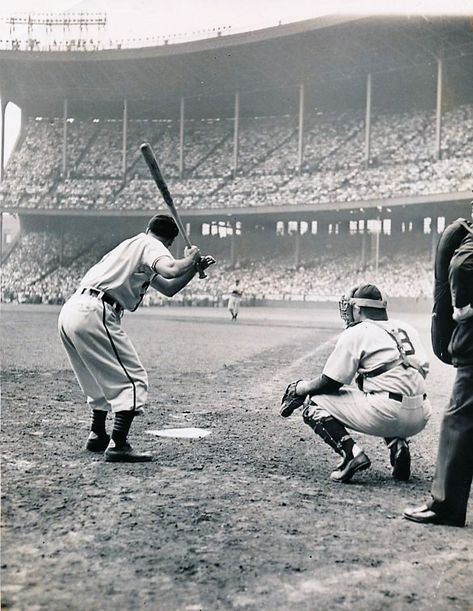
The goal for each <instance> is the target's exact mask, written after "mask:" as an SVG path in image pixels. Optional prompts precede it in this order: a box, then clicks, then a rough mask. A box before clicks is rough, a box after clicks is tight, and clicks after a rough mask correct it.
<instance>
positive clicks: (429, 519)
mask: <svg viewBox="0 0 473 611" xmlns="http://www.w3.org/2000/svg"><path fill="white" fill-rule="evenodd" d="M402 515H403V517H404V518H406V520H410V521H411V522H417V523H418V524H444V525H445V526H458V527H460V528H462V527H463V526H465V521H464V520H453V519H452V518H448V517H447V516H443V515H440V514H439V513H437V512H435V511H433V510H432V509H430V508H429V507H428V505H421V506H420V507H407V508H406V509H405V510H404V513H403V514H402Z"/></svg>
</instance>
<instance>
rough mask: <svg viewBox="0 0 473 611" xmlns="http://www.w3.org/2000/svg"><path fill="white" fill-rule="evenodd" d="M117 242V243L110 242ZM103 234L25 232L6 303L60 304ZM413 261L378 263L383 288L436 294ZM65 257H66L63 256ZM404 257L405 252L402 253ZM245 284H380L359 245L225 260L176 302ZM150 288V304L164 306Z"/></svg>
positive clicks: (293, 294)
mask: <svg viewBox="0 0 473 611" xmlns="http://www.w3.org/2000/svg"><path fill="white" fill-rule="evenodd" d="M110 239H112V238H110ZM113 245H114V244H113V242H110V243H108V244H107V243H106V242H105V241H104V237H103V235H100V236H99V235H98V234H97V235H94V233H93V232H88V233H87V234H85V233H82V234H74V233H70V232H66V233H65V234H64V236H63V238H62V240H61V239H60V237H59V235H58V234H57V233H52V232H24V233H22V235H21V238H20V241H19V242H18V243H17V245H16V247H15V248H14V249H13V251H12V252H11V254H10V255H9V257H8V259H7V261H6V262H5V263H4V265H3V273H2V294H1V297H2V301H4V302H12V301H13V302H17V301H19V302H22V303H23V302H27V303H62V302H63V301H64V300H65V299H67V298H68V297H69V296H70V295H71V294H72V293H73V292H74V291H75V290H76V288H77V287H78V286H79V282H80V279H81V278H82V276H83V275H84V274H85V272H86V271H87V269H88V268H89V267H90V266H91V265H93V264H94V263H95V262H96V261H98V260H99V259H100V258H101V257H102V255H103V254H104V253H105V252H106V251H108V250H109V249H110V248H111V247H112V246H113ZM418 250H419V253H418V254H417V255H416V256H415V257H414V256H413V254H412V253H413V252H414V251H415V246H413V249H408V250H406V249H403V251H402V252H400V253H398V254H395V255H393V256H391V255H389V256H388V255H385V256H384V257H383V256H382V257H381V258H380V260H379V264H378V276H377V278H378V279H379V282H380V284H381V286H382V288H383V289H384V290H385V291H386V293H387V294H388V295H389V296H391V297H410V298H416V299H418V298H420V297H427V296H430V295H431V294H432V264H431V262H430V260H429V256H428V254H426V253H425V252H424V254H422V253H423V250H422V249H418ZM61 251H62V252H61ZM403 253H406V254H403ZM237 278H239V279H240V280H241V283H242V286H243V290H244V298H245V300H247V301H250V302H252V301H254V300H255V299H258V300H260V299H277V300H297V301H320V300H333V299H338V297H339V296H340V295H342V294H343V293H344V292H345V291H346V289H347V278H349V279H350V280H349V281H350V286H351V285H353V286H354V285H356V284H358V283H362V282H373V281H376V272H375V269H374V264H373V261H371V262H368V263H364V264H363V263H362V262H361V253H360V252H359V249H358V247H355V246H354V245H353V246H352V247H351V249H350V248H348V249H346V253H345V254H343V255H342V254H338V255H335V254H320V255H315V256H313V257H311V258H307V259H306V260H304V261H302V262H301V263H300V265H299V266H298V267H297V269H296V268H294V266H293V265H291V263H290V262H288V259H287V258H286V259H285V258H283V257H281V255H278V254H277V253H274V256H269V255H268V256H267V257H266V258H262V259H260V258H256V257H254V258H253V259H251V258H246V259H243V260H242V261H241V264H240V266H239V267H238V268H237V269H234V268H232V267H231V266H230V264H229V262H228V261H225V259H222V260H219V264H218V265H216V266H215V267H212V268H211V270H209V272H208V278H207V280H206V281H205V282H197V281H195V282H192V283H191V284H190V285H189V287H187V288H186V289H185V290H184V291H183V292H182V293H181V294H179V295H178V296H176V298H174V299H173V303H179V302H185V303H194V302H196V300H197V302H199V301H200V302H202V301H203V300H205V302H206V303H215V304H218V303H222V300H224V298H225V296H227V295H228V293H229V292H230V290H231V288H232V286H233V284H234V281H235V280H236V279H237ZM167 302H168V300H167V299H165V298H163V297H162V296H160V295H159V294H158V293H157V292H155V291H153V290H150V291H149V292H148V295H147V297H146V299H145V302H144V303H145V305H153V304H161V303H167Z"/></svg>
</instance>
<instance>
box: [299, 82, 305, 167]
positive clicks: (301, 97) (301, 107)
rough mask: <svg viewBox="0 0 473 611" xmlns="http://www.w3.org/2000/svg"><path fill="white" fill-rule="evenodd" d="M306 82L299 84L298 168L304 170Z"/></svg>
mask: <svg viewBox="0 0 473 611" xmlns="http://www.w3.org/2000/svg"><path fill="white" fill-rule="evenodd" d="M304 98H305V96H304V83H301V84H300V85H299V140H298V146H297V168H298V171H299V174H300V173H301V172H302V164H303V163H304Z"/></svg>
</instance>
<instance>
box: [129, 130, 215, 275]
mask: <svg viewBox="0 0 473 611" xmlns="http://www.w3.org/2000/svg"><path fill="white" fill-rule="evenodd" d="M140 150H141V153H142V154H143V157H144V158H145V161H146V163H147V165H148V168H149V171H150V172H151V176H152V177H153V178H154V182H155V183H156V185H157V187H158V189H159V192H160V193H161V195H162V196H163V199H164V201H165V202H166V205H167V207H168V208H169V211H170V212H171V214H172V216H173V219H174V220H175V221H176V225H177V226H178V228H179V231H180V233H181V235H182V237H183V239H184V242H185V243H186V246H187V247H188V248H190V247H191V246H192V244H191V241H190V239H189V236H188V235H187V232H186V230H185V228H184V225H183V224H182V221H181V217H180V216H179V212H178V211H177V209H176V206H175V205H174V202H173V199H172V197H171V194H170V193H169V189H168V186H167V184H166V181H165V180H164V178H163V175H162V174H161V170H160V169H159V165H158V162H157V160H156V155H155V154H154V152H153V149H152V148H151V145H150V144H149V143H148V142H145V143H144V144H142V145H141V146H140ZM197 270H198V272H199V278H207V274H205V272H204V270H203V269H202V268H201V267H200V266H199V263H197Z"/></svg>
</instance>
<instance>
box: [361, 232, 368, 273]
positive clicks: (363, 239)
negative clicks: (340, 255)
mask: <svg viewBox="0 0 473 611" xmlns="http://www.w3.org/2000/svg"><path fill="white" fill-rule="evenodd" d="M367 235H368V231H367V229H366V225H365V226H364V228H363V233H362V234H361V257H360V259H361V266H362V268H364V267H365V265H366V261H367V257H366V236H367Z"/></svg>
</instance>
